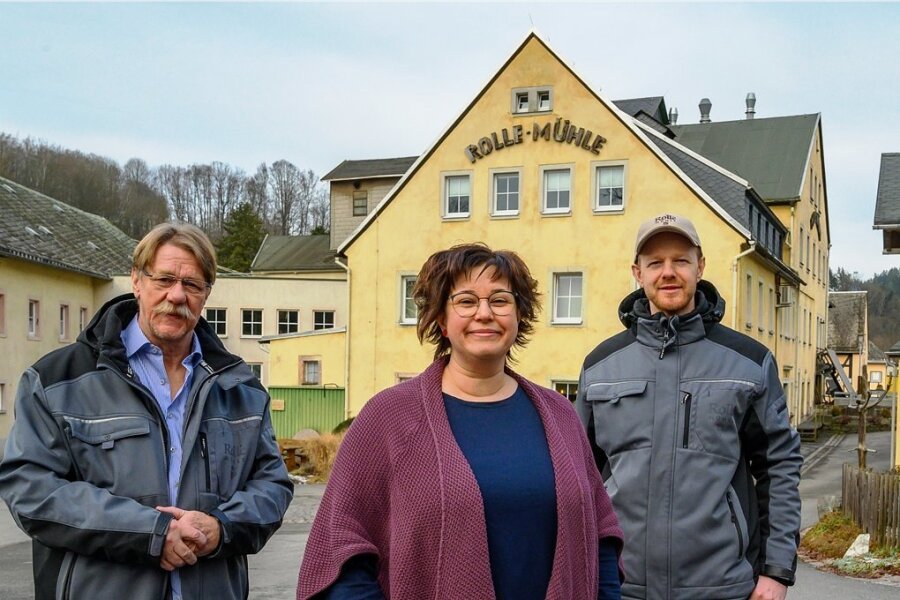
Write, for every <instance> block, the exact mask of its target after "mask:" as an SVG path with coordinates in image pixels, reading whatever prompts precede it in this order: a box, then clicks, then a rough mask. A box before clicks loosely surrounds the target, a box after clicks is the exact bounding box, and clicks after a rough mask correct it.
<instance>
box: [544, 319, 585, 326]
mask: <svg viewBox="0 0 900 600" xmlns="http://www.w3.org/2000/svg"><path fill="white" fill-rule="evenodd" d="M583 324H584V319H578V320H577V321H550V325H552V326H554V327H556V326H562V327H581V326H582V325H583Z"/></svg>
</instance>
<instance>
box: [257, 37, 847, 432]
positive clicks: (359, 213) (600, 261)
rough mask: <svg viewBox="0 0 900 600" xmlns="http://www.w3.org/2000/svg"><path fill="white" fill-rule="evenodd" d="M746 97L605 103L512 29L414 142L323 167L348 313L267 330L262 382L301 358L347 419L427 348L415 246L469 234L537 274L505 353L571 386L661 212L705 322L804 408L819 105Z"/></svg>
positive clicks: (819, 250) (425, 250) (817, 318)
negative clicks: (425, 135) (800, 106)
mask: <svg viewBox="0 0 900 600" xmlns="http://www.w3.org/2000/svg"><path fill="white" fill-rule="evenodd" d="M704 106H705V104H702V105H701V107H702V108H703V107H704ZM705 110H706V111H707V112H708V107H706V108H705ZM752 110H753V107H752V105H750V103H749V102H748V118H747V119H743V120H740V121H731V122H722V123H717V122H708V121H709V119H708V118H706V117H704V118H703V121H706V122H701V123H698V124H690V125H678V124H676V122H675V119H674V114H673V115H671V116H670V115H669V114H668V112H667V111H666V107H665V102H664V100H663V99H662V98H643V99H635V100H624V101H617V102H613V101H610V100H608V99H607V98H606V97H605V96H604V95H602V94H600V93H599V92H597V91H596V88H593V87H591V85H589V84H588V83H587V82H586V81H585V80H584V79H583V78H582V77H581V76H579V74H578V73H577V72H576V71H575V70H574V69H573V68H572V67H570V66H569V65H567V64H566V62H565V61H564V60H563V59H561V58H560V56H559V55H558V54H557V53H556V52H554V50H552V49H551V48H550V47H549V46H548V44H547V43H546V42H545V41H544V40H543V39H542V38H541V37H540V36H539V35H538V34H536V33H534V32H532V33H529V34H528V35H527V36H526V38H525V39H524V41H523V42H522V43H521V44H520V45H519V46H518V47H517V48H516V49H515V51H514V52H513V53H512V55H511V56H510V57H509V58H508V59H507V60H506V61H505V62H504V63H503V64H502V66H501V67H500V68H499V70H497V72H496V74H494V76H493V77H492V78H491V79H490V81H489V82H488V84H487V85H486V86H485V87H484V88H483V89H482V90H480V91H479V92H478V93H477V95H476V96H475V97H474V98H473V99H472V101H471V103H470V104H469V105H468V106H467V107H466V108H465V109H464V110H463V111H462V113H461V114H459V115H458V116H457V117H456V118H455V119H453V121H452V122H451V124H450V125H449V127H447V129H446V130H445V131H444V132H443V133H441V134H440V136H439V137H438V139H437V141H436V142H435V143H434V144H433V145H432V146H431V147H429V148H428V149H427V150H426V151H425V152H424V153H423V154H422V155H421V156H419V157H410V158H407V159H386V160H384V161H345V163H342V165H340V166H339V168H337V169H335V171H333V172H332V174H329V176H327V177H326V179H327V180H329V181H330V182H331V186H332V188H331V199H332V215H333V223H332V231H337V232H339V233H338V235H335V236H333V239H332V244H333V245H334V246H335V249H336V250H337V254H338V257H339V260H340V261H341V262H342V264H343V265H344V268H345V269H346V272H347V282H348V283H347V285H348V287H347V307H348V308H347V310H348V316H349V318H348V321H347V327H346V328H345V329H343V328H342V329H341V330H335V331H333V332H325V331H322V332H316V335H309V336H299V337H293V338H288V339H271V340H269V344H270V354H271V362H272V364H273V366H272V368H271V373H270V382H271V383H272V384H273V385H287V386H290V385H301V384H302V381H300V379H301V378H302V377H301V373H302V368H301V367H300V366H299V362H298V360H300V358H302V357H310V356H314V357H317V360H320V361H321V369H322V373H323V374H326V373H327V375H326V377H325V379H327V380H329V381H334V382H338V383H340V384H343V386H344V387H345V388H346V408H347V414H348V416H352V415H355V414H357V413H358V412H359V410H360V409H361V408H362V406H363V405H364V404H365V402H366V401H367V400H368V399H369V398H370V397H371V396H372V395H373V394H375V393H376V392H377V391H379V390H381V389H383V388H386V387H388V386H391V385H393V384H395V383H397V382H398V381H399V380H402V379H404V378H406V377H409V376H412V375H414V374H416V373H418V372H420V371H421V370H422V369H424V368H425V367H426V366H427V365H428V364H429V362H430V360H431V354H432V349H431V348H430V347H427V346H426V347H423V346H420V344H419V342H418V340H417V338H416V333H415V316H416V314H415V305H414V304H413V303H412V301H411V299H410V290H411V287H412V283H413V282H414V280H415V276H416V274H417V272H418V270H419V268H420V267H421V265H422V263H423V262H424V261H425V259H426V258H427V257H428V256H429V255H430V254H431V253H432V252H435V251H436V250H439V249H443V248H447V247H449V246H451V245H454V244H458V243H461V242H473V241H479V242H485V243H486V244H488V245H489V246H490V247H492V248H496V249H501V248H502V249H510V250H514V251H516V252H518V253H519V254H520V255H521V256H522V257H523V258H524V260H525V261H526V263H527V264H528V265H529V267H530V269H531V271H532V274H533V275H534V276H535V277H536V278H537V279H538V281H539V283H540V292H541V294H542V299H543V305H544V309H543V312H542V314H541V316H540V321H539V323H538V324H537V326H536V329H535V333H534V335H533V337H532V340H531V342H530V344H529V345H528V347H527V348H526V349H525V350H524V351H522V352H520V353H518V354H517V355H516V359H517V363H516V365H515V369H516V370H517V371H519V372H521V373H522V374H524V375H525V376H527V377H528V378H530V379H532V380H534V381H536V382H538V383H540V384H543V385H545V386H548V387H554V388H556V389H557V390H559V391H560V392H562V393H564V394H566V395H569V396H571V397H574V392H575V386H576V385H577V379H578V373H579V369H580V366H581V363H582V361H583V359H584V356H585V355H586V354H587V353H588V352H589V351H590V350H591V349H592V348H593V347H594V346H595V345H596V344H597V343H599V342H600V341H602V340H603V339H605V338H606V337H608V336H610V335H613V334H614V333H617V332H618V331H620V330H621V329H622V324H621V323H620V322H619V320H618V318H617V314H616V308H617V306H618V304H619V302H620V300H621V299H622V298H623V297H624V296H625V295H626V294H628V293H629V292H631V291H632V290H634V289H635V283H634V281H633V279H632V276H631V270H630V265H631V263H632V261H633V258H634V256H633V248H634V246H633V244H634V236H635V232H636V230H637V228H638V225H639V224H640V223H641V222H642V221H644V220H645V219H647V218H649V217H651V216H655V215H657V214H660V213H663V212H671V213H677V214H682V215H685V216H688V217H690V218H691V219H692V220H693V222H694V223H695V225H696V226H697V229H698V231H699V233H700V237H701V239H702V241H703V251H704V254H705V255H706V257H707V263H706V265H707V266H706V273H705V278H706V279H708V280H709V281H711V282H712V283H713V284H714V285H716V287H717V288H718V290H719V292H720V293H721V294H722V295H723V297H724V298H725V301H726V303H727V304H726V309H727V313H726V317H725V318H724V319H723V323H724V324H725V325H728V326H730V327H732V328H734V329H736V330H738V331H740V332H743V333H746V334H747V335H750V336H751V337H753V338H755V339H757V340H759V341H760V342H762V343H763V344H765V345H766V346H768V347H769V348H771V349H772V351H773V352H774V354H775V356H776V358H777V360H778V364H779V368H780V369H781V376H782V382H783V385H784V389H785V392H786V394H787V397H788V406H789V409H790V414H791V420H792V423H794V424H795V425H796V424H798V423H800V422H802V421H804V420H805V419H807V418H809V417H810V416H811V415H812V406H813V400H814V396H815V390H816V379H815V364H816V363H815V355H816V350H817V348H821V347H824V345H825V342H826V331H825V323H826V319H827V298H826V297H827V282H828V251H829V247H830V243H829V228H828V217H827V215H828V210H827V194H826V186H825V171H824V160H823V154H822V131H821V118H820V115H818V114H809V115H800V116H790V117H777V118H757V119H754V118H752V117H753V116H754V115H753V112H752ZM382 167H383V168H382ZM348 219H349V221H348ZM348 223H349V225H350V226H349V227H348ZM342 228H343V229H342ZM341 232H346V233H345V234H344V233H341ZM298 357H300V358H298ZM276 364H277V365H282V368H277V367H276V366H274V365H276Z"/></svg>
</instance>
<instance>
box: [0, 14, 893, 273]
mask: <svg viewBox="0 0 900 600" xmlns="http://www.w3.org/2000/svg"><path fill="white" fill-rule="evenodd" d="M0 25H2V34H0V131H3V132H6V133H11V134H14V135H17V136H19V137H26V136H30V137H34V138H38V139H41V140H44V141H46V142H49V143H52V144H57V145H60V146H63V147H66V148H72V149H78V150H82V151H84V152H92V153H95V154H99V155H103V156H107V157H110V158H112V159H114V160H117V161H119V162H120V163H124V162H125V161H126V160H128V159H129V158H132V157H140V158H143V159H145V160H146V161H147V162H148V163H149V164H150V165H151V166H158V165H160V164H165V163H169V164H177V165H188V164H191V163H206V162H210V161H213V160H219V161H223V162H226V163H230V164H232V165H234V166H237V167H240V168H242V169H244V170H246V171H247V172H248V173H252V172H253V171H254V170H255V168H256V166H257V165H258V164H259V163H261V162H264V161H265V162H268V163H271V162H273V161H275V160H279V159H282V158H284V159H287V160H289V161H291V162H293V163H294V164H296V165H297V166H298V167H301V168H304V169H313V170H314V171H315V172H316V173H317V174H319V175H320V176H321V175H324V174H325V173H326V172H327V171H329V170H330V169H331V168H333V167H334V166H336V165H337V164H338V163H340V162H341V161H342V160H344V159H347V158H350V159H361V158H386V157H394V156H411V155H416V154H420V153H421V152H423V151H424V150H425V149H426V148H427V147H428V146H429V145H430V144H431V143H432V142H433V141H434V140H435V138H436V137H437V136H438V135H439V134H440V133H441V132H442V131H443V130H444V128H445V127H446V126H447V125H448V124H449V123H450V121H451V120H452V119H453V118H455V117H456V116H457V115H458V114H459V112H460V111H461V110H462V109H463V108H464V107H465V106H466V105H467V104H468V103H469V102H470V101H471V99H472V98H473V97H474V95H475V94H476V93H477V92H478V91H479V90H480V89H481V87H482V86H483V85H484V84H485V83H486V82H487V81H488V79H489V78H490V77H491V76H492V75H493V74H494V73H495V72H496V70H497V69H498V68H499V67H500V66H501V65H502V63H503V62H504V61H505V60H506V58H507V57H508V56H509V54H510V53H511V52H512V51H513V50H514V49H515V48H516V46H517V45H518V44H519V43H520V42H521V41H522V40H523V39H524V37H525V35H526V34H527V33H528V32H529V30H530V29H531V27H532V25H533V26H534V27H535V28H536V29H537V30H538V32H539V33H540V34H541V35H543V36H544V37H545V38H546V39H547V40H548V42H549V43H550V45H551V46H552V47H553V48H554V49H555V50H556V51H557V52H558V53H559V54H560V55H561V56H562V57H563V58H564V59H566V60H568V61H569V62H570V63H571V64H573V65H574V66H575V68H576V69H577V70H578V71H579V72H580V73H581V74H582V75H583V76H584V77H585V78H586V79H587V81H588V83H590V84H591V85H592V86H593V87H594V88H595V89H598V90H600V92H601V93H602V94H604V95H605V96H606V97H607V98H609V99H612V100H616V99H623V98H634V97H643V96H657V95H662V96H665V99H666V103H667V106H669V107H677V109H678V111H679V113H680V117H679V123H681V124H684V123H694V122H697V121H698V120H699V110H698V108H697V104H698V102H699V101H700V99H701V98H703V97H708V98H710V100H711V101H712V119H713V120H714V121H726V120H734V119H741V118H743V117H744V98H745V96H746V95H747V92H751V91H752V92H754V93H755V94H756V97H757V105H756V109H757V117H770V116H784V115H795V114H807V113H821V114H822V120H823V135H824V151H825V167H826V181H827V186H828V202H829V208H830V221H831V227H832V254H831V266H832V268H836V267H838V266H842V267H844V268H846V269H848V270H850V271H857V272H859V274H860V275H861V276H863V277H869V276H871V275H872V274H873V273H877V272H880V271H883V270H885V269H889V268H892V267H894V266H900V259H898V257H891V256H883V255H882V254H881V234H880V232H879V231H874V230H873V229H872V218H873V214H874V209H875V194H876V188H877V183H878V169H879V163H880V156H881V154H882V153H883V152H896V151H900V98H898V91H900V84H898V82H900V60H898V59H897V57H898V56H900V35H898V32H900V5H898V4H856V3H854V4H818V3H799V4H743V3H729V4H713V3H703V4H679V3H663V4H635V3H631V4H608V3H603V4H583V3H582V4H559V3H556V4H549V3H548V4H523V3H483V4H459V3H457V4H437V3H429V4H410V3H397V4H334V3H331V4H312V3H297V4H289V3H284V4H262V5H261V4H212V3H208V4H192V5H183V4H62V5H53V4H3V3H0Z"/></svg>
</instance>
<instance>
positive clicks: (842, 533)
mask: <svg viewBox="0 0 900 600" xmlns="http://www.w3.org/2000/svg"><path fill="white" fill-rule="evenodd" d="M860 533H862V530H861V529H860V528H859V527H858V526H857V525H856V523H854V522H853V520H852V519H851V518H850V517H848V516H846V515H844V513H842V512H841V511H839V510H835V511H833V512H830V513H828V514H826V515H825V516H824V517H822V519H821V520H819V522H818V523H816V524H815V525H814V526H812V527H811V528H810V529H809V530H808V531H807V532H806V534H805V535H804V536H803V539H802V540H800V548H801V549H803V551H804V552H806V554H808V555H809V556H811V557H812V558H817V559H825V558H841V557H843V556H844V553H845V552H846V551H847V549H848V548H849V547H850V546H851V545H852V544H853V542H854V540H856V537H857V536H858V535H859V534H860Z"/></svg>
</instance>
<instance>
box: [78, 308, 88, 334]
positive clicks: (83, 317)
mask: <svg viewBox="0 0 900 600" xmlns="http://www.w3.org/2000/svg"><path fill="white" fill-rule="evenodd" d="M87 324H88V312H87V307H86V306H82V307H81V308H79V309H78V333H81V332H82V331H84V328H85V327H87Z"/></svg>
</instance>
